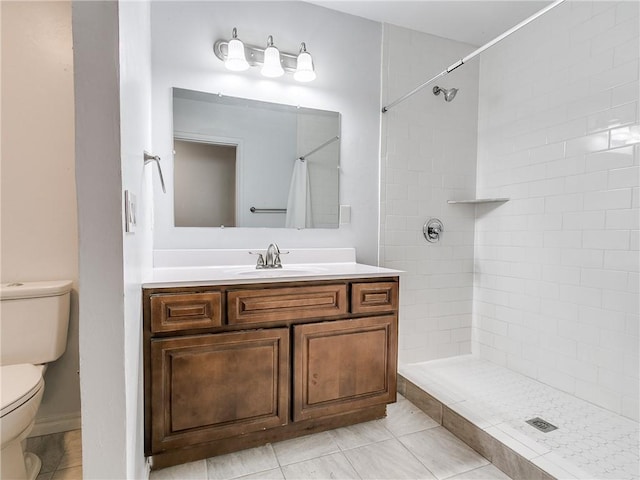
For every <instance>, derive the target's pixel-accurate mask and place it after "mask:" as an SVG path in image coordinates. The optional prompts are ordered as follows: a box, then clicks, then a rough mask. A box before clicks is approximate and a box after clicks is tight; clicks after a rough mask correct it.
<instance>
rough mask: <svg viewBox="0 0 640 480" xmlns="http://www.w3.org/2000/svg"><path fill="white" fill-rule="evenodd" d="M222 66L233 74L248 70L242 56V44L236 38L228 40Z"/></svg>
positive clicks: (244, 58) (247, 64)
mask: <svg viewBox="0 0 640 480" xmlns="http://www.w3.org/2000/svg"><path fill="white" fill-rule="evenodd" d="M224 66H225V67H227V69H228V70H232V71H234V72H242V71H243V70H247V69H248V68H249V63H248V62H247V59H246V57H245V56H244V44H243V43H242V42H241V41H240V40H238V39H237V38H232V39H231V40H229V43H228V46H227V59H226V60H225V61H224Z"/></svg>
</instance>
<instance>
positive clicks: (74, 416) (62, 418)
mask: <svg viewBox="0 0 640 480" xmlns="http://www.w3.org/2000/svg"><path fill="white" fill-rule="evenodd" d="M81 426H82V422H81V416H80V412H78V413H71V414H68V415H56V416H55V417H43V418H38V419H36V423H35V425H34V426H33V430H31V433H30V434H29V437H40V436H42V435H50V434H52V433H60V432H68V431H69V430H77V429H79V428H81Z"/></svg>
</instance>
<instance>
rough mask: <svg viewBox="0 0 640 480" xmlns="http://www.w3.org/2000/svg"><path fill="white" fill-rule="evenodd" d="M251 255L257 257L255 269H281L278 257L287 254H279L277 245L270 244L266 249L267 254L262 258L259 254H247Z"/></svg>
mask: <svg viewBox="0 0 640 480" xmlns="http://www.w3.org/2000/svg"><path fill="white" fill-rule="evenodd" d="M249 253H251V254H252V255H258V261H257V263H256V268H257V269H263V268H282V262H281V261H280V255H281V254H284V253H289V252H280V249H279V248H278V245H277V244H275V243H271V244H270V245H269V247H268V248H267V253H266V254H265V256H264V257H263V256H262V254H261V253H253V252H249Z"/></svg>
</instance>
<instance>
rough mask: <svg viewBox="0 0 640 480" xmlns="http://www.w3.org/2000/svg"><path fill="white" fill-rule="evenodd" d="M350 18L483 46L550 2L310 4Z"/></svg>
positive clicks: (361, 0)
mask: <svg viewBox="0 0 640 480" xmlns="http://www.w3.org/2000/svg"><path fill="white" fill-rule="evenodd" d="M307 1H309V3H313V4H316V5H320V6H323V7H326V8H330V9H332V10H337V11H340V12H344V13H349V14H351V15H357V16H359V17H364V18H368V19H370V20H375V21H378V22H385V23H392V24H394V25H399V26H401V27H406V28H410V29H412V30H418V31H420V32H425V33H430V34H432V35H437V36H439V37H445V38H450V39H452V40H457V41H460V42H465V43H470V44H472V45H476V46H480V45H483V44H485V43H487V42H488V41H489V40H491V39H493V38H494V37H497V36H498V35H500V34H501V33H503V32H504V31H506V30H508V29H509V28H511V27H513V26H514V25H516V24H517V23H519V22H521V21H522V20H524V19H525V18H527V17H529V16H531V15H532V14H534V13H535V12H537V11H538V10H541V9H542V8H544V7H545V6H546V5H547V4H549V3H551V2H550V1H529V0H497V1H496V0H490V1H484V0H476V1H469V0H412V1H405V0H398V1H393V0H344V1H341V0H337V1H336V0H307Z"/></svg>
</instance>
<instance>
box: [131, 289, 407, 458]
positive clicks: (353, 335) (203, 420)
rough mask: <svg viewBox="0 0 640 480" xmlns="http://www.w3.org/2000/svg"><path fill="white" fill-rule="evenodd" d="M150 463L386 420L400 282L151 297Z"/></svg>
mask: <svg viewBox="0 0 640 480" xmlns="http://www.w3.org/2000/svg"><path fill="white" fill-rule="evenodd" d="M143 314H144V362H145V454H146V455H147V456H152V457H153V458H152V468H154V469H156V468H163V467H166V466H170V465H175V464H179V463H185V462H189V461H193V460H196V459H200V458H206V457H209V456H213V455H218V454H222V453H229V452H232V451H237V450H241V449H244V448H250V447H254V446H258V445H263V444H265V443H268V442H275V441H279V440H284V439H287V438H292V437H295V436H300V435H305V434H309V433H314V432H318V431H323V430H328V429H331V428H337V427H341V426H346V425H350V424H354V423H358V422H362V421H367V420H372V419H375V418H381V417H383V416H384V415H385V412H386V404H387V403H390V402H393V401H395V398H396V370H397V324H398V278H397V277H391V278H381V279H379V278H371V279H358V280H351V281H346V280H344V281H322V282H318V281H314V282H288V283H266V284H246V285H216V286H211V287H166V288H145V289H144V290H143Z"/></svg>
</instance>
